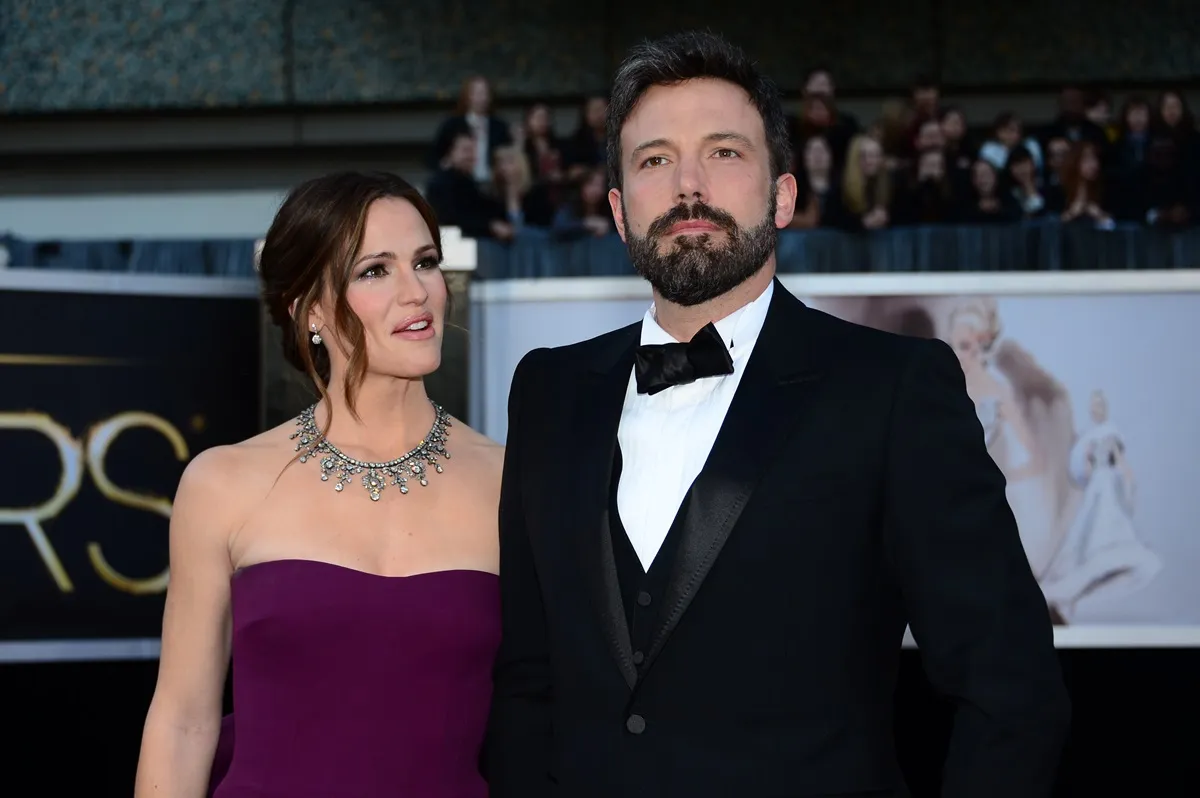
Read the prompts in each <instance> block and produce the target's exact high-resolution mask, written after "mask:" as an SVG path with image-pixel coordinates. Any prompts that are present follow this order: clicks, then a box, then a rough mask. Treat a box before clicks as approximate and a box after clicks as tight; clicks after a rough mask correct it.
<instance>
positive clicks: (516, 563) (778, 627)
mask: <svg viewBox="0 0 1200 798" xmlns="http://www.w3.org/2000/svg"><path fill="white" fill-rule="evenodd" d="M639 337H640V323H639V324H634V325H631V326H629V327H626V328H624V329H621V330H617V331H615V332H612V333H609V334H606V335H602V336H600V337H598V338H595V339H592V340H589V341H585V342H583V343H579V344H574V345H571V346H566V347H562V348H558V349H541V350H536V351H533V352H530V353H529V354H528V355H527V356H526V357H525V358H524V359H523V360H522V361H521V363H520V365H519V366H518V368H517V371H516V374H515V376H514V378H513V385H512V390H511V394H510V400H509V428H508V444H507V447H508V448H507V455H506V463H505V469H504V481H503V488H502V493H501V509H500V534H501V585H502V587H501V591H502V605H503V642H502V643H501V648H500V652H499V655H498V659H497V663H496V669H495V698H494V704H493V709H492V717H491V723H490V729H489V735H488V743H487V750H486V755H485V766H486V770H487V773H488V778H489V780H490V783H491V785H492V788H491V789H492V792H491V794H492V795H493V796H495V797H496V798H531V797H532V796H550V795H553V796H563V798H566V797H567V796H569V797H570V798H590V797H591V796H595V798H601V796H603V798H632V797H633V796H655V797H656V798H657V797H658V796H702V797H703V796H713V798H718V797H719V798H734V797H735V796H737V797H739V798H740V796H746V797H747V798H750V797H751V796H753V798H773V797H774V796H779V797H781V798H782V796H819V795H839V796H849V795H862V796H867V795H870V796H903V795H907V792H906V790H905V786H904V783H903V779H902V777H901V775H900V772H899V768H898V766H897V763H896V759H895V753H894V739H893V725H892V724H893V719H892V710H893V691H894V687H895V680H896V672H897V660H898V658H899V654H900V650H901V644H902V638H903V633H904V629H905V625H906V624H909V625H911V628H912V632H913V635H914V637H915V638H916V640H917V643H918V646H919V647H920V652H921V656H922V659H923V662H924V665H925V668H926V670H927V672H928V674H929V676H930V678H931V681H932V683H933V684H934V685H935V686H936V687H937V688H938V689H939V690H940V691H941V692H943V693H944V694H945V695H946V696H948V697H949V698H951V699H953V700H954V701H955V702H956V703H957V717H956V719H955V724H954V733H953V738H952V741H951V744H950V750H949V757H948V761H947V762H946V766H945V774H944V791H943V795H945V796H947V797H952V798H990V797H991V796H995V797H996V798H1001V797H1002V798H1038V796H1048V795H1050V793H1051V790H1052V786H1053V783H1054V777H1055V771H1056V766H1057V762H1058V759H1059V755H1060V752H1061V748H1062V745H1063V742H1064V737H1065V734H1066V728H1067V723H1068V714H1069V709H1068V698H1067V695H1066V691H1065V688H1064V684H1063V681H1062V676H1061V672H1060V669H1059V663H1058V659H1057V655H1056V652H1055V650H1054V642H1053V635H1052V627H1051V623H1050V618H1049V614H1048V611H1047V608H1046V603H1045V601H1044V599H1043V597H1042V594H1041V591H1040V590H1039V588H1038V585H1037V583H1036V581H1035V579H1034V577H1033V575H1032V573H1031V571H1030V567H1029V564H1028V560H1027V559H1026V556H1025V553H1024V551H1023V549H1022V546H1021V542H1020V539H1019V537H1018V534H1017V528H1016V522H1015V520H1014V518H1013V515H1012V513H1011V511H1010V509H1009V506H1008V503H1007V500H1006V497H1005V492H1004V489H1005V481H1004V477H1003V476H1002V474H1001V473H1000V471H999V470H998V469H997V467H996V466H995V464H994V463H993V461H992V459H991V457H990V456H989V455H988V453H987V451H986V449H985V446H984V438H983V432H982V429H981V427H980V424H979V422H978V420H977V418H976V415H975V411H974V407H973V406H972V403H971V400H970V399H969V397H968V396H967V393H966V390H965V384H964V380H963V376H962V371H961V369H960V367H959V365H958V362H957V360H956V358H955V356H954V355H953V353H952V352H951V350H950V349H949V347H947V346H946V345H945V344H944V343H942V342H941V341H936V340H934V341H929V340H922V339H916V338H905V337H901V336H895V335H891V334H887V333H883V332H879V331H876V330H872V329H869V328H866V327H862V326H858V325H854V324H850V323H847V322H844V321H841V320H839V319H836V318H834V317H832V316H829V315H827V314H824V313H821V312H819V311H816V310H813V309H810V308H807V307H806V306H804V305H803V304H802V303H801V302H800V301H799V300H797V299H796V298H795V297H793V296H791V295H790V294H788V293H787V292H786V290H784V288H783V286H782V285H780V284H779V283H778V282H777V283H776V284H775V294H774V296H773V298H772V301H771V305H770V308H769V310H768V313H767V318H766V321H765V323H764V326H763V329H762V332H761V334H760V337H759V339H758V342H757V343H756V344H755V350H754V353H753V354H752V356H751V358H750V361H749V363H748V365H747V368H746V372H745V374H744V375H743V377H742V382H741V383H740V385H739V387H738V390H737V393H736V395H735V397H734V399H733V403H732V405H731V406H730V408H729V412H728V414H727V415H726V418H725V422H724V425H723V427H722V428H721V431H720V433H719V435H718V437H717V440H716V442H715V444H714V446H713V449H712V453H711V455H710V456H709V458H708V460H707V462H706V464H705V466H704V469H703V470H702V472H701V473H700V475H699V477H697V479H696V481H695V483H694V484H693V488H692V491H691V492H690V493H689V498H688V499H687V500H686V502H685V503H686V505H687V506H686V507H684V508H683V509H682V511H681V515H680V518H679V521H678V523H679V524H680V525H681V530H680V535H679V539H678V543H677V548H676V549H675V551H674V556H673V558H672V561H671V563H670V571H669V577H668V579H667V580H666V583H665V588H664V590H665V592H664V594H663V597H662V601H661V603H660V606H659V610H660V614H659V615H658V619H657V621H656V627H655V629H654V631H653V633H652V634H650V635H649V636H648V640H649V641H650V642H649V645H648V647H647V648H648V650H646V651H644V652H643V651H637V652H635V651H634V650H633V644H632V643H631V638H630V631H629V626H628V621H627V614H626V609H627V608H626V607H625V606H624V602H623V600H622V596H621V589H620V585H619V583H618V577H617V566H616V559H615V557H614V547H613V537H612V536H611V535H610V526H611V519H610V517H609V515H610V507H611V503H610V488H611V486H610V482H611V479H612V474H613V458H614V454H615V450H616V436H617V425H618V422H619V420H620V414H621V407H622V404H623V400H624V396H625V391H626V387H627V385H628V381H629V377H630V373H631V368H632V365H633V357H634V351H635V349H636V347H637V345H638V343H639ZM901 733H903V731H902V730H901Z"/></svg>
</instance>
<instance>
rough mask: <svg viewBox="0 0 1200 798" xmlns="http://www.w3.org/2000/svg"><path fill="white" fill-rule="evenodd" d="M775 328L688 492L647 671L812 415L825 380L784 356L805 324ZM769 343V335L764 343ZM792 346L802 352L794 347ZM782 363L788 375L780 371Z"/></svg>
mask: <svg viewBox="0 0 1200 798" xmlns="http://www.w3.org/2000/svg"><path fill="white" fill-rule="evenodd" d="M778 289H779V286H776V290H778ZM792 302H795V300H792ZM796 304H797V305H798V304H799V303H796ZM801 312H804V311H803V310H801ZM771 326H772V327H773V328H774V329H773V330H772V332H773V333H774V335H773V336H772V340H770V341H768V340H760V341H759V345H760V346H761V345H763V344H766V346H763V347H762V349H761V350H756V351H755V353H754V355H752V356H751V358H750V363H749V364H748V365H747V368H746V374H745V375H744V376H743V377H742V382H741V384H740V385H739V386H738V390H737V393H736V394H735V395H734V398H733V402H732V403H731V404H730V407H729V412H728V413H727V414H726V416H725V423H724V424H723V425H722V427H721V431H720V432H719V433H718V435H717V438H716V440H715V441H714V442H713V448H712V451H711V452H710V454H709V457H708V460H707V461H706V462H705V465H704V468H703V469H702V470H701V472H700V474H699V475H698V476H697V477H696V481H695V483H694V484H693V486H692V490H691V491H690V492H689V493H688V497H689V498H688V507H687V514H686V516H685V518H684V522H683V523H684V528H683V538H682V540H681V541H680V545H679V549H678V551H677V553H676V558H675V562H674V564H673V566H672V569H671V578H670V581H669V582H668V585H667V589H666V594H665V595H664V596H663V601H664V607H666V610H665V611H664V616H663V620H662V625H661V626H660V627H659V629H658V632H657V633H656V634H655V636H654V639H653V641H652V643H651V646H650V650H649V652H648V653H647V655H646V663H645V666H644V667H645V668H646V669H649V667H650V666H651V665H652V664H653V662H654V660H655V658H656V657H657V656H658V654H659V653H660V652H661V651H662V648H663V646H664V645H665V643H666V642H667V638H668V637H670V635H671V633H672V632H673V631H674V630H675V627H676V626H677V625H678V624H679V621H680V619H681V618H682V617H683V614H684V612H685V611H686V610H687V608H688V605H689V604H691V602H692V599H693V598H695V596H696V592H697V591H698V590H699V589H700V585H701V584H702V583H703V582H704V579H705V577H707V576H708V573H709V571H710V570H711V569H712V567H713V564H714V563H715V562H716V560H717V556H718V555H719V554H720V553H721V549H722V548H723V547H724V545H725V542H726V541H727V540H728V539H729V535H730V533H731V532H732V531H733V528H734V526H735V525H736V524H737V522H738V519H739V518H740V517H741V514H742V511H743V510H744V509H745V507H746V504H747V503H748V502H749V501H750V497H751V495H752V494H753V493H754V489H755V487H756V486H757V484H758V482H759V480H760V479H761V477H762V474H763V471H764V470H765V469H766V467H767V465H768V464H770V463H771V462H772V461H773V460H774V458H775V456H776V453H777V452H778V451H779V448H780V447H781V446H782V445H783V443H784V442H785V441H786V440H788V438H789V437H790V436H791V432H792V429H793V427H794V425H795V422H796V420H797V419H798V418H800V417H801V415H802V414H803V413H804V412H805V411H806V408H807V405H808V402H807V401H805V400H806V397H807V396H808V395H809V392H810V390H811V388H812V387H813V385H814V383H815V382H816V381H817V380H819V378H820V374H819V372H817V371H815V370H813V369H812V368H811V365H812V363H811V361H809V360H808V358H807V357H805V356H804V355H803V354H801V353H798V352H796V351H795V349H792V351H791V352H790V353H789V355H788V356H784V355H783V350H786V349H787V348H788V347H789V344H788V343H786V342H787V340H788V334H789V333H792V332H793V330H794V329H795V328H797V327H800V326H801V325H798V324H796V325H793V324H778V325H771ZM766 336H767V331H766V329H764V339H765V338H766ZM793 341H794V339H793ZM772 344H776V345H775V346H772ZM790 346H791V347H796V343H795V342H793V343H791V344H790ZM802 346H803V345H802ZM796 348H802V347H796ZM760 355H761V357H760ZM776 364H778V365H781V366H783V367H784V368H783V369H781V370H777V366H776Z"/></svg>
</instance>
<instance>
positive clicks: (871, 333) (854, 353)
mask: <svg viewBox="0 0 1200 798" xmlns="http://www.w3.org/2000/svg"><path fill="white" fill-rule="evenodd" d="M803 313H804V314H805V315H806V317H808V320H809V323H810V325H811V327H812V328H813V329H814V330H815V332H816V334H817V338H818V340H821V341H823V342H824V343H825V345H826V346H828V347H829V348H830V349H831V350H833V351H832V353H833V354H836V356H837V357H838V359H840V360H842V361H844V362H847V363H857V364H860V365H861V364H869V365H885V364H886V365H888V366H891V367H892V368H895V367H898V366H902V365H903V364H904V363H906V362H908V360H909V359H910V358H912V357H914V356H917V355H919V354H920V353H922V352H927V351H928V350H929V349H930V348H937V347H945V346H946V344H945V343H944V342H943V341H941V340H940V339H937V338H919V337H916V336H912V335H902V334H900V333H895V332H890V331H888V330H880V329H878V328H876V327H870V326H868V325H866V324H860V323H858V322H853V321H847V320H846V319H843V318H840V317H838V316H835V315H833V314H832V313H828V312H826V311H823V310H818V309H816V308H811V307H805V308H804V310H803ZM889 370H890V369H889Z"/></svg>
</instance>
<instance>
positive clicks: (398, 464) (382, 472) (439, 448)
mask: <svg viewBox="0 0 1200 798" xmlns="http://www.w3.org/2000/svg"><path fill="white" fill-rule="evenodd" d="M430 404H431V405H433V412H434V418H433V427H431V428H430V430H429V434H428V435H426V436H425V439H424V440H422V441H421V442H420V443H418V444H417V446H416V448H415V449H412V450H411V451H409V452H406V453H405V454H403V455H401V456H400V457H397V458H396V459H395V460H389V461H387V462H386V463H368V462H365V461H363V460H355V459H354V458H353V457H349V456H348V455H346V454H344V453H343V452H342V451H341V450H340V449H338V448H337V447H336V446H334V445H333V444H332V443H330V442H329V441H328V440H326V439H325V436H324V435H322V434H321V430H320V429H318V428H317V421H316V418H315V415H314V413H315V411H316V408H317V406H316V405H315V404H313V405H311V406H310V407H308V408H306V409H305V410H303V411H302V412H301V413H300V415H299V416H298V417H297V419H296V426H297V427H298V429H297V430H296V431H295V432H293V433H292V435H291V438H292V440H295V439H296V438H299V439H300V441H299V442H298V443H297V444H296V451H297V452H300V462H301V463H306V462H308V459H309V458H310V457H311V458H313V459H319V460H320V463H321V481H322V482H328V481H329V480H330V479H331V478H332V479H334V480H335V481H334V483H333V489H334V490H336V491H338V492H339V493H340V492H341V491H342V488H344V487H345V486H346V485H349V484H350V483H351V481H353V479H354V477H356V476H359V475H360V474H361V475H362V479H361V481H362V486H363V487H364V488H366V489H367V493H369V494H370V495H371V501H376V502H377V501H379V494H380V492H382V491H383V489H384V488H385V487H386V486H387V485H388V484H391V485H395V486H397V487H398V488H400V492H401V493H408V480H409V479H415V480H417V481H418V482H419V483H420V484H421V485H422V486H425V485H428V484H429V480H428V478H427V477H428V473H429V472H428V470H427V466H432V467H433V470H434V471H437V472H438V473H439V474H440V473H442V465H441V463H439V462H438V460H439V459H442V458H444V459H446V460H449V459H450V452H448V451H446V438H447V437H449V435H450V433H449V432H448V428H449V427H450V414H449V413H447V412H446V411H445V410H444V409H443V408H442V406H441V405H439V404H438V403H437V402H434V401H432V400H431V401H430Z"/></svg>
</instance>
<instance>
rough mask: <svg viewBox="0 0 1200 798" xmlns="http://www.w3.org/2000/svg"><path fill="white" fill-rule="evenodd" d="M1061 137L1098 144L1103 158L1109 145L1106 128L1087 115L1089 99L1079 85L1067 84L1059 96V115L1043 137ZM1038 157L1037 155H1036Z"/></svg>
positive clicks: (1073, 141) (1097, 147)
mask: <svg viewBox="0 0 1200 798" xmlns="http://www.w3.org/2000/svg"><path fill="white" fill-rule="evenodd" d="M1057 137H1061V138H1064V139H1066V140H1067V141H1069V142H1071V143H1073V144H1074V143H1076V142H1080V141H1087V142H1091V143H1092V144H1094V145H1096V152H1097V153H1099V156H1100V157H1101V158H1103V156H1104V155H1105V153H1106V151H1107V147H1108V136H1107V134H1105V132H1104V129H1103V128H1102V127H1100V125H1097V124H1096V123H1095V122H1093V121H1092V120H1090V119H1088V117H1087V100H1086V98H1085V97H1084V94H1083V90H1082V89H1080V88H1079V87H1078V86H1067V87H1065V88H1063V90H1062V91H1061V92H1060V93H1059V96H1058V116H1056V117H1055V118H1054V121H1053V122H1051V123H1050V124H1049V125H1048V126H1047V127H1046V130H1045V131H1044V133H1043V136H1042V138H1043V139H1046V140H1048V139H1051V138H1057ZM1034 157H1035V158H1036V157H1037V156H1036V155H1035V156H1034Z"/></svg>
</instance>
